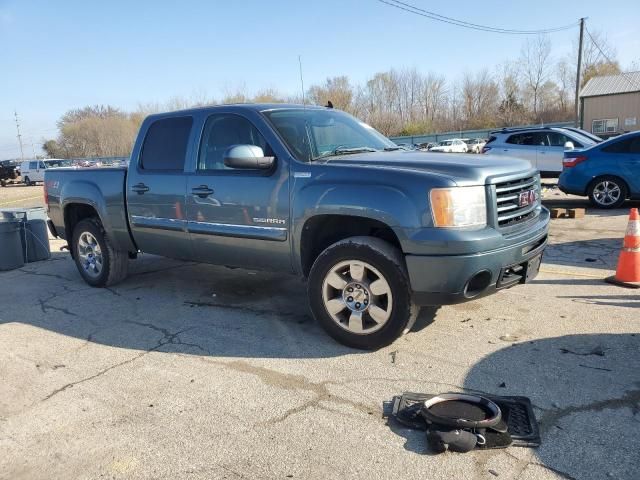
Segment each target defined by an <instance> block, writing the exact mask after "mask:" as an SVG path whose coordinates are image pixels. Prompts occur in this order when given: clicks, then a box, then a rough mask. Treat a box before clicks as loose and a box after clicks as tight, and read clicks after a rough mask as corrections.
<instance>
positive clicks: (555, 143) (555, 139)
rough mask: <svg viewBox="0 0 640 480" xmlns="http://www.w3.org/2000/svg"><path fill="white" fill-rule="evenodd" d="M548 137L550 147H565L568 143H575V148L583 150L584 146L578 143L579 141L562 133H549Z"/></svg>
mask: <svg viewBox="0 0 640 480" xmlns="http://www.w3.org/2000/svg"><path fill="white" fill-rule="evenodd" d="M548 136H549V145H550V146H551V147H564V144H565V143H567V142H571V143H573V146H574V147H575V148H582V147H583V145H582V144H581V143H580V142H578V141H577V140H574V139H572V138H569V137H567V136H566V135H564V134H562V133H559V132H549V133H548Z"/></svg>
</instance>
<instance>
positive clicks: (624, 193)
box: [588, 176, 627, 209]
mask: <svg viewBox="0 0 640 480" xmlns="http://www.w3.org/2000/svg"><path fill="white" fill-rule="evenodd" d="M604 181H609V182H612V183H615V184H616V185H617V186H618V188H620V198H619V199H618V201H616V202H615V203H612V204H611V205H602V204H600V203H598V202H597V201H596V200H595V198H594V196H593V191H594V189H595V187H596V185H597V184H599V183H601V182H604ZM588 196H589V202H591V204H592V205H593V206H594V207H598V208H603V209H612V208H619V207H620V206H621V205H622V204H623V203H624V202H625V200H626V199H627V185H626V184H625V183H624V182H623V181H621V180H619V179H618V178H615V177H608V176H604V177H598V178H595V179H594V180H593V181H592V182H591V183H590V184H589V192H588Z"/></svg>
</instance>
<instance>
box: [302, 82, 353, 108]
mask: <svg viewBox="0 0 640 480" xmlns="http://www.w3.org/2000/svg"><path fill="white" fill-rule="evenodd" d="M307 96H308V98H309V99H310V100H311V102H312V103H315V104H317V105H326V104H327V102H329V101H330V102H331V103H332V104H333V106H334V107H335V108H339V109H340V110H346V111H349V110H351V106H352V102H353V97H354V91H353V87H352V86H351V84H350V83H349V77H347V76H341V77H333V78H327V79H326V80H325V81H324V83H322V84H321V85H313V86H312V87H311V88H309V92H308V93H307Z"/></svg>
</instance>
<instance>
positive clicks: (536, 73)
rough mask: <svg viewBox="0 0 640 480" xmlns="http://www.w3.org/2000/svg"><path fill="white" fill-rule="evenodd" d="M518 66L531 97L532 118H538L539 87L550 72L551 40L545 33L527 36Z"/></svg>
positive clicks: (547, 78)
mask: <svg viewBox="0 0 640 480" xmlns="http://www.w3.org/2000/svg"><path fill="white" fill-rule="evenodd" d="M520 68H521V71H522V75H523V77H524V81H525V86H526V88H527V93H528V94H529V96H530V99H531V107H532V111H533V117H534V120H535V121H537V120H538V109H539V106H540V105H539V101H540V99H539V97H540V89H541V88H542V86H543V85H544V84H545V83H546V82H547V80H549V77H550V74H551V42H550V41H549V37H548V36H546V35H538V36H537V37H535V38H527V40H526V41H525V44H524V45H523V47H522V51H521V54H520Z"/></svg>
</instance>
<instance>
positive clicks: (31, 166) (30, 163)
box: [29, 162, 38, 170]
mask: <svg viewBox="0 0 640 480" xmlns="http://www.w3.org/2000/svg"><path fill="white" fill-rule="evenodd" d="M36 168H38V162H29V170H35V169H36Z"/></svg>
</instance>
